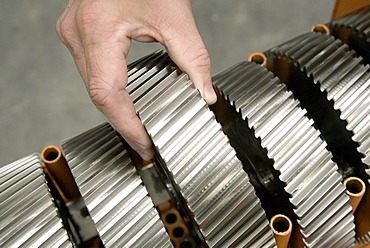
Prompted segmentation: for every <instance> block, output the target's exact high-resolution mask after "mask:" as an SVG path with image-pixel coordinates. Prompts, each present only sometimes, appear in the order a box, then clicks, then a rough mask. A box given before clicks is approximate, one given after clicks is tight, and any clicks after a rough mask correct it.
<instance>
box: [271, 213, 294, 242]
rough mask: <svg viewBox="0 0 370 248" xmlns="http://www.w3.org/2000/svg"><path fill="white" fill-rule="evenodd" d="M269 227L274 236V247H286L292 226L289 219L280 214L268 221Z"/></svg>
mask: <svg viewBox="0 0 370 248" xmlns="http://www.w3.org/2000/svg"><path fill="white" fill-rule="evenodd" d="M270 227H271V229H272V232H273V234H274V238H275V241H276V246H277V247H278V248H286V247H288V243H289V239H290V235H291V233H292V228H293V224H292V222H291V221H290V219H289V218H288V217H287V216H285V215H282V214H277V215H275V216H273V217H272V218H271V220H270Z"/></svg>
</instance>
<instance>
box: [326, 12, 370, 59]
mask: <svg viewBox="0 0 370 248" xmlns="http://www.w3.org/2000/svg"><path fill="white" fill-rule="evenodd" d="M328 26H329V27H330V29H331V32H332V34H333V35H334V36H335V37H337V38H338V39H341V40H342V41H343V42H344V43H347V44H348V45H349V46H350V48H351V49H354V50H355V51H356V53H357V54H358V55H360V56H362V57H363V58H364V60H365V61H366V63H367V64H369V63H370V6H369V7H366V8H364V9H362V10H360V11H356V12H354V13H352V14H350V15H347V16H344V17H341V18H339V19H337V20H335V21H333V22H331V23H329V24H328Z"/></svg>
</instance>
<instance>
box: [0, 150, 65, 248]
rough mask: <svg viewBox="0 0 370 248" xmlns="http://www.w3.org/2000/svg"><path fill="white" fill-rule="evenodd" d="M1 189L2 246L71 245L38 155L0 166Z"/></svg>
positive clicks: (0, 237)
mask: <svg viewBox="0 0 370 248" xmlns="http://www.w3.org/2000/svg"><path fill="white" fill-rule="evenodd" d="M0 189H1V199H2V201H1V202H0V230H1V235H0V246H1V247H72V244H71V243H70V241H69V240H68V235H67V232H66V230H65V229H64V228H63V225H62V220H61V219H60V218H59V216H58V213H57V209H56V207H55V205H54V203H53V200H52V197H51V195H50V193H49V189H48V187H47V183H46V179H45V177H44V174H43V171H42V168H41V161H40V157H39V156H38V155H37V154H33V155H29V156H26V157H24V158H22V159H20V160H17V161H15V162H13V163H10V164H8V165H5V166H3V167H0Z"/></svg>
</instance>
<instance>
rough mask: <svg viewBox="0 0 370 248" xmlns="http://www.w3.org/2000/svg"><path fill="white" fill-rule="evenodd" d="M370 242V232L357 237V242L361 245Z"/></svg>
mask: <svg viewBox="0 0 370 248" xmlns="http://www.w3.org/2000/svg"><path fill="white" fill-rule="evenodd" d="M369 243H370V233H367V234H365V235H364V236H362V237H359V238H357V243H356V244H359V245H366V244H369Z"/></svg>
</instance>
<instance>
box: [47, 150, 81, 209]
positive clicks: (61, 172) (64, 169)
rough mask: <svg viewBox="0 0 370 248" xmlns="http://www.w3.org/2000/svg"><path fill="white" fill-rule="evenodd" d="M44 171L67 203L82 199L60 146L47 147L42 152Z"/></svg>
mask: <svg viewBox="0 0 370 248" xmlns="http://www.w3.org/2000/svg"><path fill="white" fill-rule="evenodd" d="M41 159H42V161H43V169H44V172H45V174H46V175H48V177H49V178H50V180H51V182H52V183H53V184H54V186H55V187H56V189H57V190H58V191H59V194H60V195H61V197H62V198H63V201H64V202H65V203H67V202H71V201H73V200H76V199H78V198H80V197H81V195H80V192H79V190H78V187H77V185H76V183H75V181H74V178H73V175H72V173H71V171H70V169H69V166H68V164H67V161H66V159H65V157H64V156H63V153H62V151H61V150H60V148H59V147H58V146H47V147H45V148H44V149H43V150H42V152H41Z"/></svg>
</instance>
